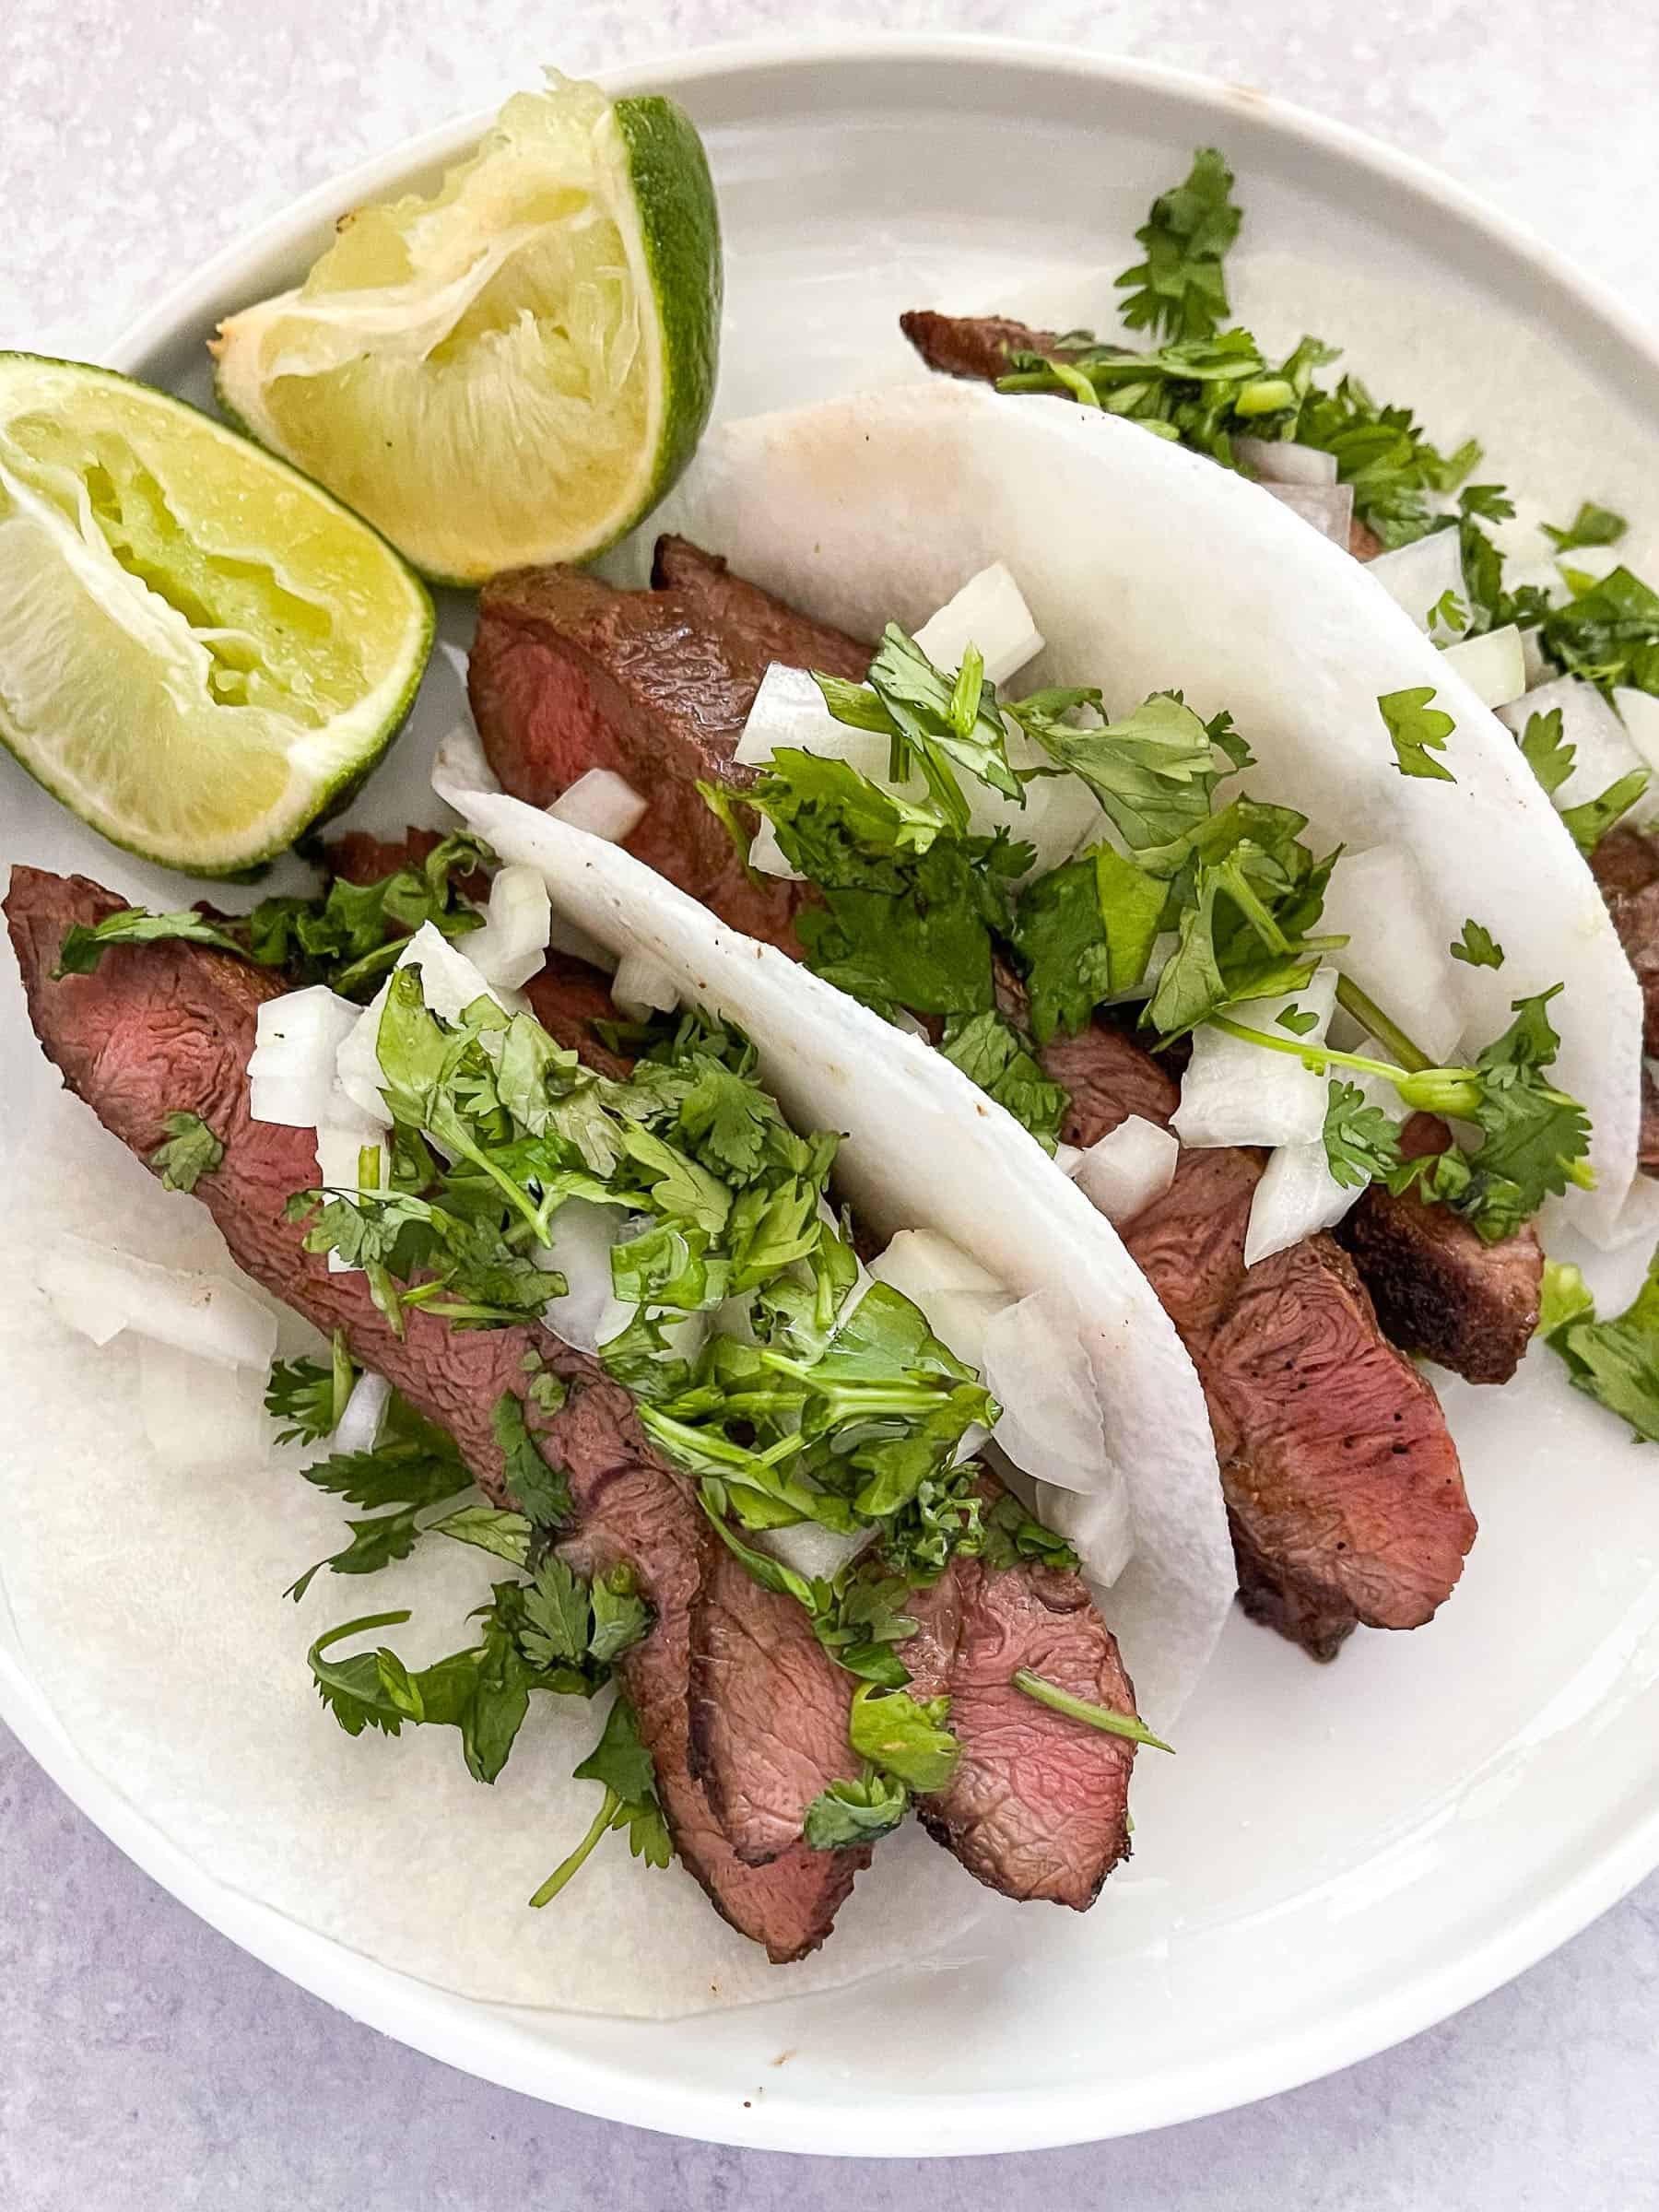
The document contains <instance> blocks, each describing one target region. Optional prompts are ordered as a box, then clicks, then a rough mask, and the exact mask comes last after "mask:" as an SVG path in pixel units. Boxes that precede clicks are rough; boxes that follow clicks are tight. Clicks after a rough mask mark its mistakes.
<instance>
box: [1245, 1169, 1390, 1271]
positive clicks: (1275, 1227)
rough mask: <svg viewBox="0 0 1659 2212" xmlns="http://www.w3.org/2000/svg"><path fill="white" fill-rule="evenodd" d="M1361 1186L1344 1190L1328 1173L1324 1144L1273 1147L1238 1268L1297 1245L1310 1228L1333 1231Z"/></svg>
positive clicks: (1309, 1233)
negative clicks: (1241, 1263) (1240, 1264)
mask: <svg viewBox="0 0 1659 2212" xmlns="http://www.w3.org/2000/svg"><path fill="white" fill-rule="evenodd" d="M1362 1188H1363V1185H1359V1186H1356V1187H1354V1188H1351V1189H1344V1187H1343V1185H1342V1184H1341V1183H1339V1182H1337V1181H1336V1178H1335V1176H1334V1175H1333V1174H1332V1173H1331V1165H1330V1161H1329V1160H1328V1159H1326V1157H1325V1148H1324V1140H1323V1139H1322V1138H1319V1137H1314V1138H1313V1139H1312V1141H1311V1142H1310V1143H1308V1144H1305V1145H1276V1146H1275V1147H1274V1149H1273V1153H1272V1157H1271V1158H1270V1159H1268V1162H1267V1166H1266V1168H1265V1171H1264V1172H1263V1175H1262V1179H1261V1181H1260V1182H1258V1183H1257V1184H1256V1187H1255V1194H1254V1196H1253V1198H1252V1199H1251V1202H1250V1226H1249V1228H1248V1230H1246V1231H1245V1236H1244V1265H1245V1266H1246V1267H1253V1266H1254V1265H1255V1264H1256V1262H1257V1261H1258V1260H1265V1259H1268V1258H1270V1257H1271V1256H1272V1254H1273V1253H1276V1252H1284V1251H1286V1250H1287V1249H1288V1247H1289V1246H1290V1245H1292V1244H1300V1242H1301V1241H1302V1239H1303V1238H1304V1237H1311V1236H1312V1235H1313V1233H1314V1231H1315V1230H1321V1229H1334V1228H1335V1225H1336V1223H1337V1222H1338V1221H1340V1220H1341V1219H1342V1217H1343V1216H1344V1214H1346V1213H1347V1210H1348V1208H1349V1207H1350V1206H1352V1205H1353V1204H1354V1202H1355V1200H1356V1199H1357V1198H1358V1197H1359V1193H1360V1189H1362Z"/></svg>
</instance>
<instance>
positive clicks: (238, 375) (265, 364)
mask: <svg viewBox="0 0 1659 2212" xmlns="http://www.w3.org/2000/svg"><path fill="white" fill-rule="evenodd" d="M720 302H721V262H720V224H719V218H718V215H717V213H716V210H715V205H714V191H713V186H712V183H711V182H710V180H709V166H708V161H707V159H706V158H705V156H704V154H703V149H702V143H701V141H700V139H699V137H698V135H697V132H696V129H695V128H694V126H693V125H692V124H691V122H690V119H689V118H688V116H687V115H686V114H685V113H684V112H682V111H681V110H680V109H679V108H677V107H676V105H675V104H674V102H673V101H672V100H661V99H654V98H653V99H642V100H617V101H615V102H613V101H611V100H607V99H606V96H605V94H604V93H603V92H601V91H600V90H599V89H598V88H597V87H596V86H594V85H584V84H576V83H572V82H571V81H570V80H569V79H567V78H564V77H561V76H557V75H556V74H555V73H553V72H551V71H550V72H549V73H548V88H547V90H546V91H545V92H535V93H531V92H525V93H520V94H519V95H517V96H516V97H515V98H514V99H512V100H509V101H508V103H507V105H506V106H505V107H504V108H503V109H502V111H501V112H500V117H499V118H498V120H497V121H496V123H495V124H494V125H493V127H492V128H491V129H490V131H489V132H488V135H486V137H485V138H484V140H483V143H482V144H481V145H480V146H479V147H478V149H477V152H476V153H475V154H473V155H472V156H471V157H470V158H469V159H467V160H465V161H464V162H461V163H460V164H459V165H458V166H457V167H455V168H453V169H452V170H450V171H448V173H447V174H446V175H445V177H444V179H443V182H442V184H441V187H440V189H439V190H438V191H437V192H436V193H435V194H432V195H431V196H430V197H425V198H423V197H419V196H413V195H412V196H410V197H408V198H406V199H400V200H394V201H391V202H389V203H388V204H387V205H385V206H375V207H362V208H359V209H358V210H357V212H356V213H355V214H353V215H350V216H347V218H345V220H344V221H343V222H342V224H341V225H340V229H339V234H338V236H337V237H336V239H335V242H334V244H333V245H332V246H330V247H329V249H328V251H327V253H324V255H323V258H322V259H321V260H320V261H319V262H318V263H317V265H316V266H315V267H314V268H313V269H312V272H311V275H310V276H309V277H307V278H306V280H305V282H304V283H303V284H302V285H301V286H300V288H299V289H298V290H297V291H291V292H283V293H281V294H279V295H278V296H277V298H275V299H272V300H263V301H261V302H260V304H259V305H258V306H255V307H249V308H245V309H244V310H243V311H242V312H241V314H237V315H232V316H231V317H230V318H229V321H228V322H226V323H223V324H220V326H219V335H218V341H217V343H216V344H215V346H214V348H213V350H214V353H215V354H216V356H217V358H218V395H219V404H220V405H221V406H222V407H223V408H224V409H225V411H226V413H227V414H228V415H229V416H230V418H232V419H233V420H235V421H237V422H240V423H241V424H242V425H243V426H245V427H246V428H247V429H250V430H252V432H253V435H254V436H255V437H256V438H258V439H260V440H261V441H263V442H264V443H265V444H266V445H268V446H270V447H272V448H273V449H274V450H275V451H276V452H277V453H283V454H286V456H287V457H288V459H289V460H290V461H293V462H295V463H296V464H297V465H299V466H300V467H301V468H303V469H304V470H305V471H306V472H307V474H308V475H311V476H313V477H316V478H317V479H318V481H319V482H320V483H324V484H326V485H327V486H328V487H329V488H330V489H331V490H332V491H335V492H337V493H338V494H339V496H340V498H341V499H343V500H346V502H347V505H349V506H352V507H355V508H356V509H357V511H358V512H359V514H362V515H366V516H367V517H368V519H369V520H370V521H371V523H372V524H374V525H375V527H376V528H377V529H379V530H382V531H383V532H384V534H385V535H386V536H387V537H389V538H390V539H391V540H392V542H393V544H394V545H395V546H397V547H400V548H401V550H402V551H403V552H404V553H406V555H407V556H408V558H409V559H410V560H412V561H413V562H414V563H415V565H416V566H417V568H419V569H422V570H424V571H426V573H427V574H428V575H429V576H431V577H433V578H435V579H436V580H438V581H440V582H449V583H478V582H482V581H483V580H484V579H485V578H486V577H488V576H492V575H494V574H496V573H497V572H498V571H500V570H502V569H510V568H518V567H523V566H526V565H528V564H531V563H534V562H540V561H578V560H587V559H591V558H592V557H593V556H594V554H596V553H599V552H602V551H603V550H604V548H605V547H606V546H608V545H610V544H611V543H612V542H613V541H614V540H615V539H617V538H618V537H620V536H621V535H622V534H623V533H624V532H625V531H626V530H628V529H629V527H630V526H631V525H632V524H634V523H635V522H637V521H638V520H639V518H640V516H641V514H643V513H644V512H646V511H647V510H648V509H649V508H651V507H653V506H654V505H655V503H656V501H657V500H660V499H661V498H662V496H663V494H664V493H665V491H666V490H667V489H668V488H669V486H670V485H671V484H672V483H673V482H674V480H675V478H676V477H677V476H678V475H679V473H680V471H681V470H682V469H683V468H684V466H685V465H686V463H687V462H688V460H689V459H690V457H691V453H692V451H693V449H694V448H695V446H696V444H697V441H698V439H699V437H700V435H701V433H702V429H703V425H704V424H705V422H706V421H707V420H708V415H709V407H710V404H711V401H712V397H713V391H714V374H715V363H716V359H717V355H718V348H719V336H720Z"/></svg>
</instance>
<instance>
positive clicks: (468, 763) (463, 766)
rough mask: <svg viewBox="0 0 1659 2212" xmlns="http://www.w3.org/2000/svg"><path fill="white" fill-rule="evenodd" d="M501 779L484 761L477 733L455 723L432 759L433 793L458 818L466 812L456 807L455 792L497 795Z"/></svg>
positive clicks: (466, 725) (460, 807) (441, 741)
mask: <svg viewBox="0 0 1659 2212" xmlns="http://www.w3.org/2000/svg"><path fill="white" fill-rule="evenodd" d="M500 788H501V786H500V779H499V778H498V777H497V775H496V772H495V771H494V769H492V768H491V767H490V765H489V762H488V759H486V757H485V753H484V747H483V743H482V741H481V739H480V738H479V736H478V733H477V730H475V729H474V728H473V726H472V724H471V723H467V722H458V723H457V724H455V726H454V728H453V730H451V731H450V732H449V734H448V735H447V736H445V737H443V738H441V740H440V741H439V746H438V750H437V752H436V753H435V754H434V755H433V758H432V789H433V790H434V791H435V792H436V793H437V794H438V796H439V797H440V798H441V799H442V800H444V801H445V802H446V803H447V804H448V805H450V806H454V808H455V811H456V813H457V814H464V813H465V807H463V806H458V805H456V800H455V794H456V793H457V792H469V793H470V792H477V791H500Z"/></svg>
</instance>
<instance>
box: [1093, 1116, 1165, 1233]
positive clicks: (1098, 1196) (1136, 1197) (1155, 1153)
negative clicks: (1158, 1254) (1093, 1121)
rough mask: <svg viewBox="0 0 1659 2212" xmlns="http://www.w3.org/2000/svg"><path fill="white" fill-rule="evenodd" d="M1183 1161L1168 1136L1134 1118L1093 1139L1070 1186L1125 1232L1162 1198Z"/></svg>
mask: <svg viewBox="0 0 1659 2212" xmlns="http://www.w3.org/2000/svg"><path fill="white" fill-rule="evenodd" d="M1180 1158H1181V1146H1180V1144H1179V1142H1178V1141H1177V1139H1176V1138H1175V1137H1174V1136H1172V1135H1171V1133H1170V1132H1169V1130H1167V1129H1160V1128H1159V1125H1158V1124H1157V1123H1156V1122H1149V1121H1147V1118H1146V1116H1145V1115H1144V1114H1140V1113H1132V1114H1130V1115H1128V1116H1127V1118H1126V1119H1125V1120H1124V1121H1121V1122H1120V1123H1119V1124H1118V1125H1117V1127H1116V1128H1115V1129H1109V1130H1108V1131H1107V1133H1106V1135H1104V1136H1101V1137H1097V1138H1096V1139H1095V1141H1094V1143H1093V1144H1092V1145H1090V1146H1089V1147H1088V1150H1087V1151H1086V1152H1085V1153H1084V1154H1083V1156H1082V1158H1081V1159H1079V1160H1078V1162H1077V1166H1076V1167H1075V1168H1074V1169H1073V1170H1072V1181H1073V1182H1075V1183H1076V1184H1077V1188H1078V1189H1079V1190H1080V1191H1081V1192H1082V1194H1083V1195H1084V1197H1085V1198H1087V1199H1088V1203H1089V1204H1090V1206H1093V1207H1094V1208H1095V1210H1096V1211H1097V1212H1098V1213H1102V1214H1104V1215H1105V1217H1106V1218H1107V1220H1108V1221H1111V1222H1113V1223H1116V1224H1117V1225H1118V1226H1120V1227H1121V1226H1122V1225H1123V1223H1124V1222H1125V1221H1133V1220H1134V1218H1135V1215H1136V1214H1138V1213H1140V1212H1142V1211H1143V1210H1144V1209H1145V1208H1146V1207H1147V1206H1150V1205H1151V1203H1152V1201H1153V1199H1154V1198H1161V1197H1162V1196H1163V1194H1164V1193H1165V1192H1166V1191H1167V1190H1168V1189H1169V1187H1170V1185H1171V1182H1173V1181H1174V1179H1175V1165H1176V1162H1177V1160H1179V1159H1180Z"/></svg>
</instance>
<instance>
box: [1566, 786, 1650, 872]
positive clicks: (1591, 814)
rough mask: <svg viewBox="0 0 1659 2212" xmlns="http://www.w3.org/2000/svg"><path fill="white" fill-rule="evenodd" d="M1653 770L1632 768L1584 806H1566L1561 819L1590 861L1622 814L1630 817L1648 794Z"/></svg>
mask: <svg viewBox="0 0 1659 2212" xmlns="http://www.w3.org/2000/svg"><path fill="white" fill-rule="evenodd" d="M1652 775H1653V771H1652V770H1651V769H1647V768H1632V769H1631V770H1630V771H1629V772H1628V773H1627V774H1625V775H1622V776H1620V777H1619V778H1618V782H1614V783H1609V784H1608V786H1607V788H1606V791H1604V792H1602V793H1601V794H1599V795H1598V796H1597V797H1595V798H1594V799H1586V800H1584V801H1583V804H1582V805H1581V806H1563V807H1562V809H1561V819H1562V821H1564V822H1565V823H1566V825H1567V827H1568V829H1569V830H1571V833H1572V841H1573V843H1574V844H1575V845H1576V846H1577V847H1578V849H1579V851H1580V852H1581V853H1583V855H1584V857H1585V859H1586V860H1587V859H1588V858H1589V857H1590V855H1591V853H1594V850H1595V848H1596V846H1597V845H1599V844H1600V843H1601V841H1602V839H1603V838H1604V837H1606V834H1607V832H1608V830H1611V829H1612V827H1613V825H1614V823H1615V822H1617V821H1618V819H1619V818H1620V816H1621V815H1626V814H1629V812H1630V808H1631V807H1632V806H1635V804H1636V802H1637V800H1638V799H1639V798H1641V794H1643V792H1645V791H1646V789H1647V787H1648V784H1649V782H1650V781H1651V780H1652Z"/></svg>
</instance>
